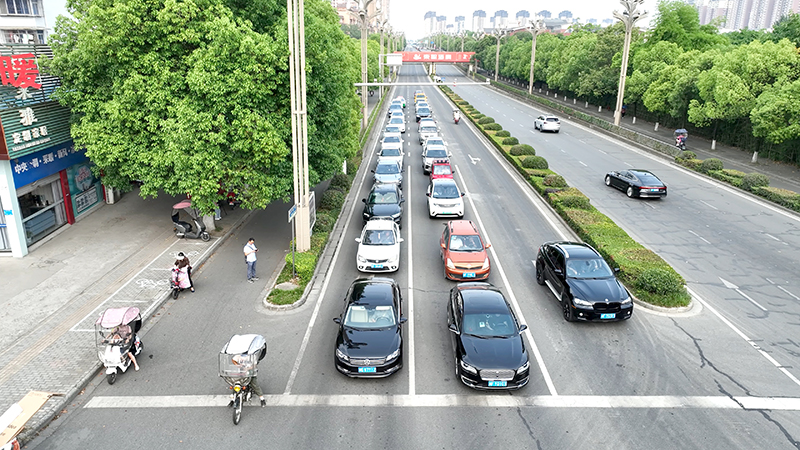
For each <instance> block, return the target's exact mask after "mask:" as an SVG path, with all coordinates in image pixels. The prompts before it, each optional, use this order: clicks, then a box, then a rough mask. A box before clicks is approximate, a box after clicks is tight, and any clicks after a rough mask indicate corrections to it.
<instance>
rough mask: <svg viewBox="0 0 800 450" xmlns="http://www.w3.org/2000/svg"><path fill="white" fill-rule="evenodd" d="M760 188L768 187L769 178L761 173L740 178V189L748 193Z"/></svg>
mask: <svg viewBox="0 0 800 450" xmlns="http://www.w3.org/2000/svg"><path fill="white" fill-rule="evenodd" d="M762 186H769V177H768V176H766V175H764V174H762V173H756V172H753V173H748V174H747V175H745V176H744V177H743V178H742V188H744V189H747V190H748V191H752V190H753V189H755V188H756V187H762Z"/></svg>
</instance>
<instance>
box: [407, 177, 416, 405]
mask: <svg viewBox="0 0 800 450" xmlns="http://www.w3.org/2000/svg"><path fill="white" fill-rule="evenodd" d="M406 181H407V182H408V183H407V184H406V189H408V191H406V192H407V194H408V195H406V197H408V198H411V164H409V165H408V180H406ZM411 209H412V208H411V207H410V206H409V207H408V208H406V229H408V230H411V229H412V228H411ZM412 234H414V233H411V231H409V232H407V233H406V237H407V239H406V242H408V243H407V244H406V247H407V248H408V257H407V258H406V259H408V316H407V317H408V318H409V320H408V322H406V323H407V324H408V395H415V394H416V393H417V381H416V378H415V377H416V375H415V370H416V366H415V364H414V360H415V352H414V264H413V262H414V258H412V257H411V251H412V250H413V249H414V247H412V246H411V235H412Z"/></svg>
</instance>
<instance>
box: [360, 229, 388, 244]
mask: <svg viewBox="0 0 800 450" xmlns="http://www.w3.org/2000/svg"><path fill="white" fill-rule="evenodd" d="M361 243H362V244H364V245H394V244H395V239H394V233H393V232H392V230H367V231H365V232H364V238H363V239H361Z"/></svg>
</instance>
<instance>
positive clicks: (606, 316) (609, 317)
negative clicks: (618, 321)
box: [600, 314, 617, 319]
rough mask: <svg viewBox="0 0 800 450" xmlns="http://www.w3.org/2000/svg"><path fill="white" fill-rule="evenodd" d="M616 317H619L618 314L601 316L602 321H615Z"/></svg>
mask: <svg viewBox="0 0 800 450" xmlns="http://www.w3.org/2000/svg"><path fill="white" fill-rule="evenodd" d="M615 317H617V315H616V314H600V318H601V319H613V318H615Z"/></svg>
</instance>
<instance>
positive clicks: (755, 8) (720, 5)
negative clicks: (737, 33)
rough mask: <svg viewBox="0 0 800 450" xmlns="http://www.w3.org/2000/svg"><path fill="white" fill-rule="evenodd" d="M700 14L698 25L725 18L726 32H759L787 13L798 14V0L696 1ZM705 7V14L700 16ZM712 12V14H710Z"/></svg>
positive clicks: (799, 10) (799, 3)
mask: <svg viewBox="0 0 800 450" xmlns="http://www.w3.org/2000/svg"><path fill="white" fill-rule="evenodd" d="M695 6H696V7H697V9H698V12H699V13H700V14H701V16H703V17H701V19H700V23H701V24H706V23H709V22H710V21H711V20H713V19H714V18H715V17H721V16H723V15H724V17H725V25H724V28H725V29H726V30H741V29H743V28H749V29H751V30H761V29H765V28H772V26H773V25H775V22H777V21H778V20H780V19H781V17H783V16H785V15H787V14H789V13H798V12H800V2H798V0H729V1H727V2H725V1H722V0H720V1H718V2H717V4H716V5H714V1H713V0H703V1H700V0H698V2H697V4H696V5H695ZM704 7H705V9H706V13H705V14H702V12H703V8H704ZM711 11H713V12H711Z"/></svg>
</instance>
